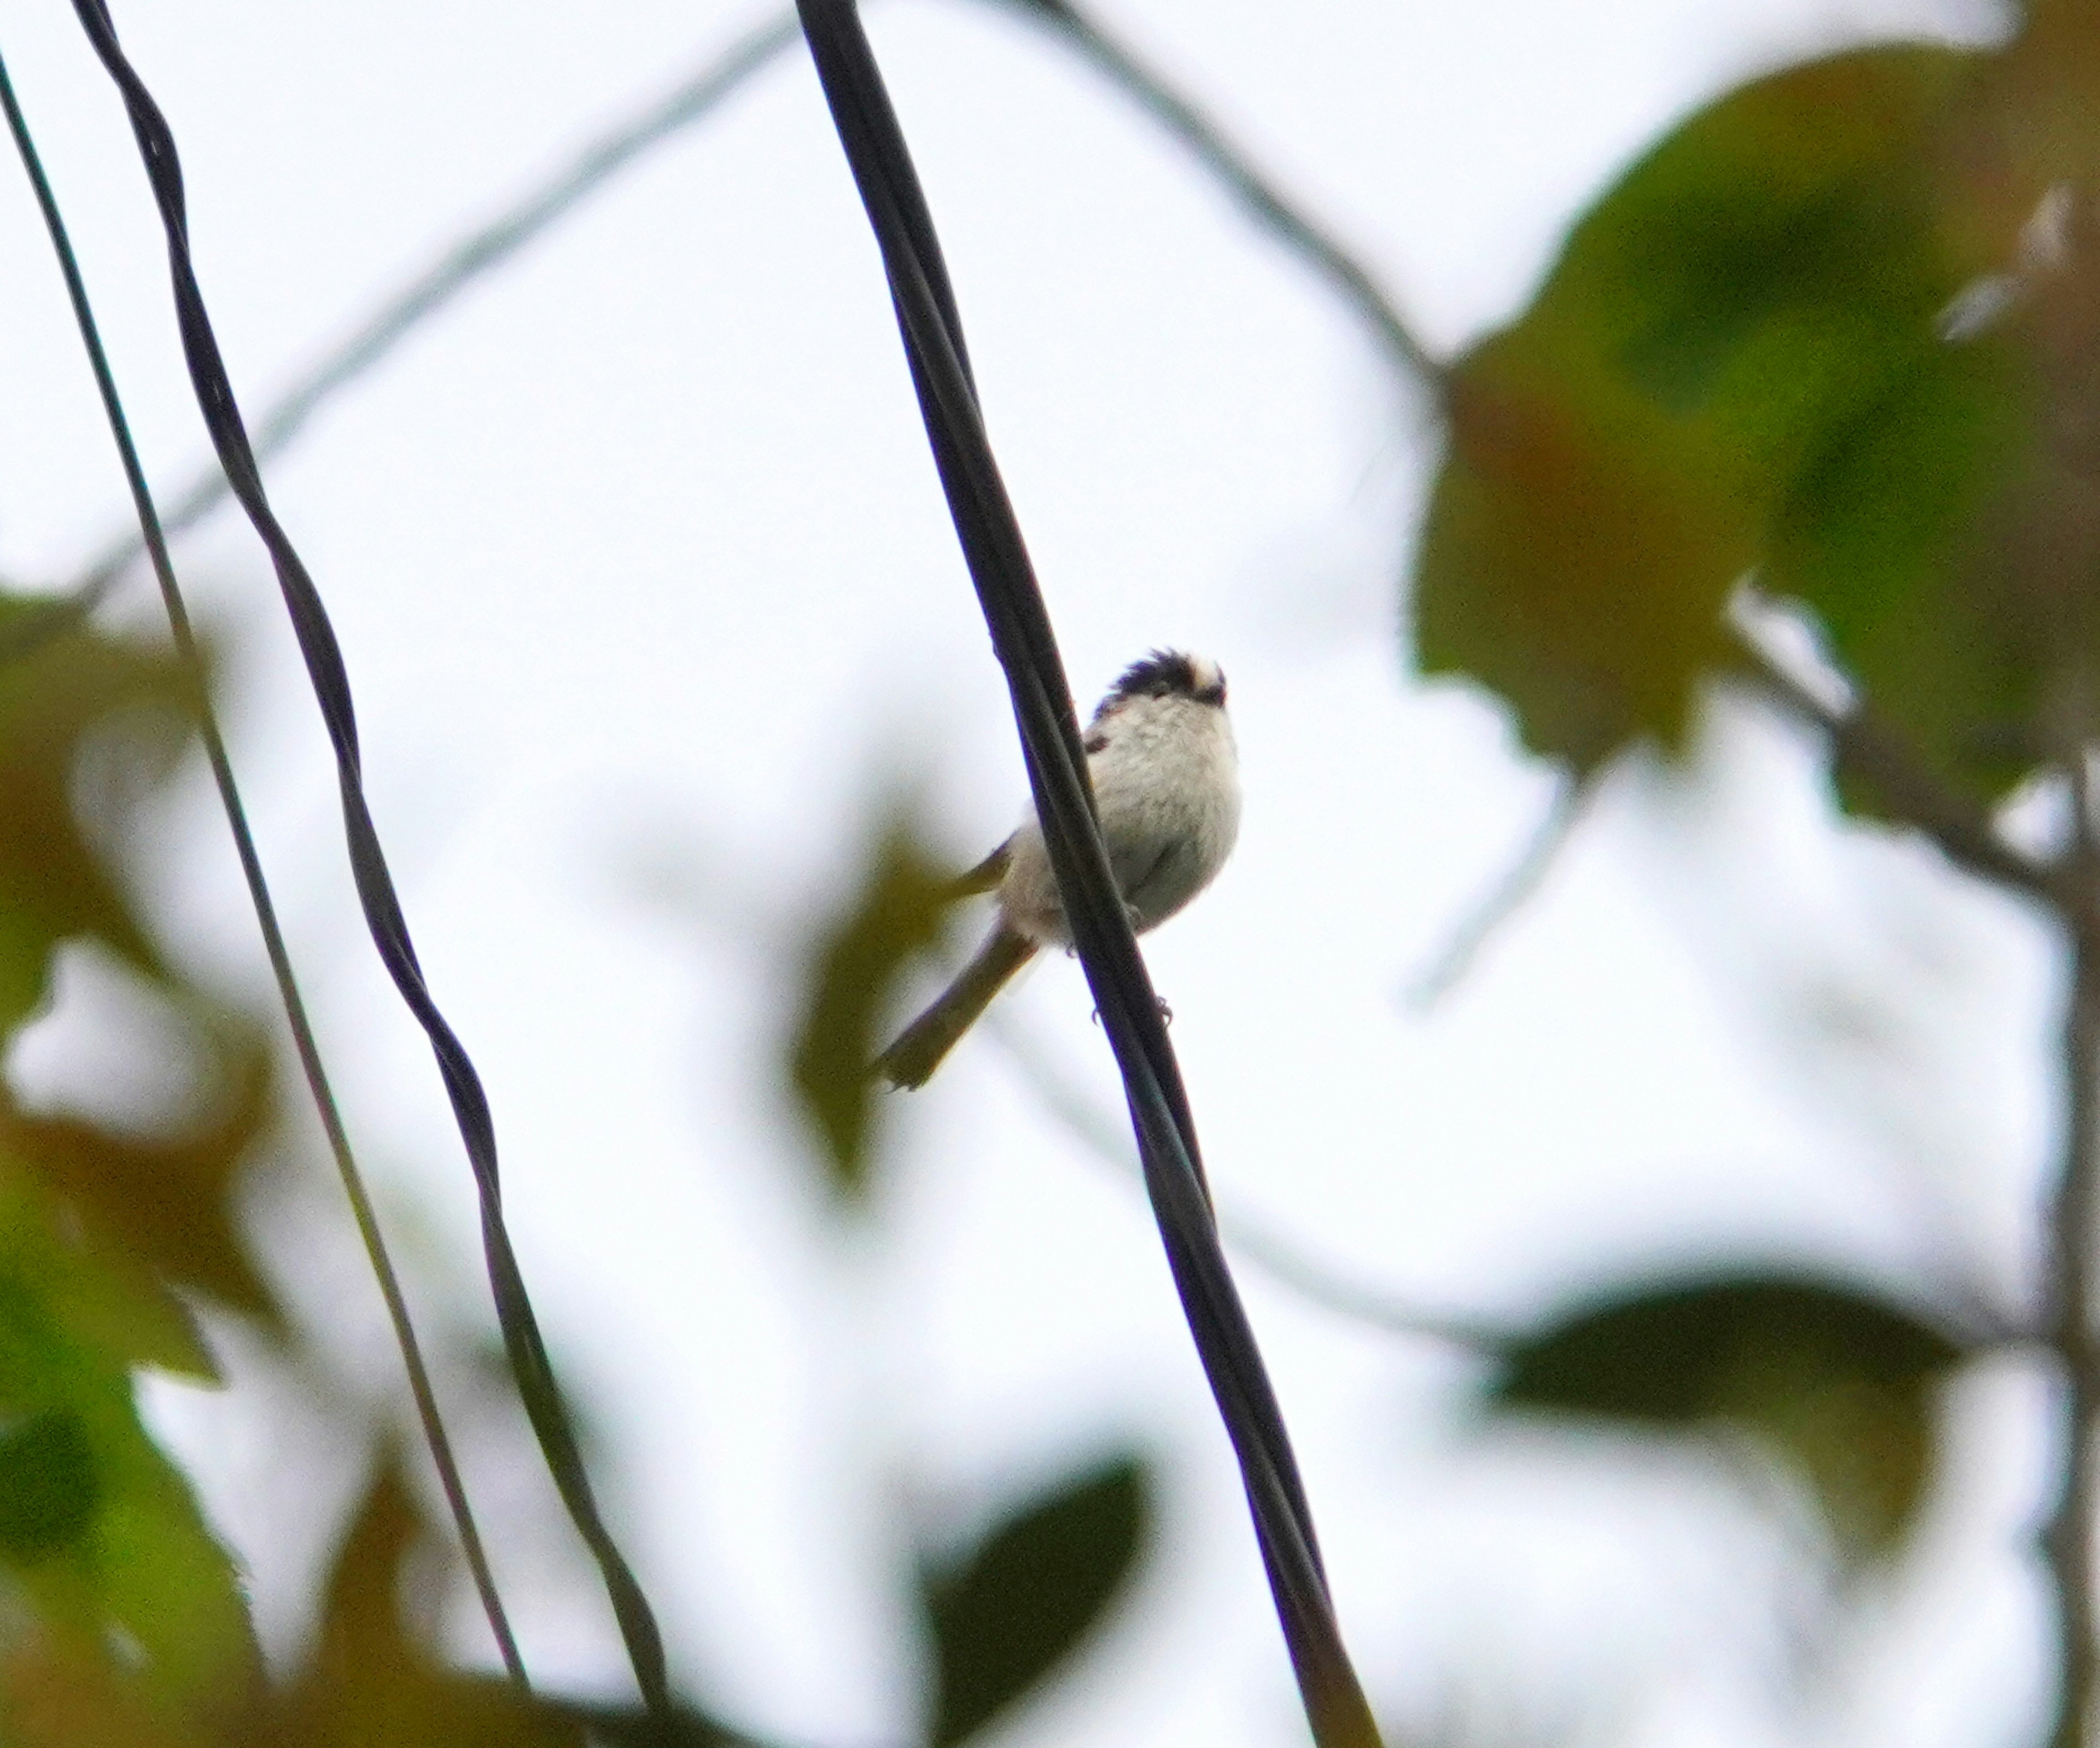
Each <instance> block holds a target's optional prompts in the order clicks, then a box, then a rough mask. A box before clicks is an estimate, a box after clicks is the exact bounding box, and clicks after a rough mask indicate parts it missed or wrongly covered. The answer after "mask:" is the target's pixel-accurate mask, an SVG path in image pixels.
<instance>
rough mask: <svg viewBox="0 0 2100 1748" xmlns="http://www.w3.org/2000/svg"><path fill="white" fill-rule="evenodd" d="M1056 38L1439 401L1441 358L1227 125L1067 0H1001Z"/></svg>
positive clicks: (1405, 374) (1398, 370)
mask: <svg viewBox="0 0 2100 1748" xmlns="http://www.w3.org/2000/svg"><path fill="white" fill-rule="evenodd" d="M1000 3H1002V4H1004V5H1007V6H1009V7H1012V9H1013V10H1014V11H1017V12H1020V13H1022V14H1024V15H1026V16H1027V17H1030V18H1032V19H1034V20H1036V21H1037V22H1038V23H1039V24H1042V25H1043V27H1044V28H1045V29H1048V30H1050V31H1051V32H1052V33H1055V34H1056V35H1057V36H1058V37H1060V38H1062V39H1063V40H1064V41H1065V42H1066V43H1068V44H1069V45H1070V46H1071V47H1072V48H1073V49H1074V50H1075V51H1077V52H1078V53H1079V56H1080V58H1081V59H1083V60H1086V61H1087V62H1089V63H1091V64H1092V65H1093V66H1094V68H1096V70H1098V71H1099V72H1101V73H1103V74H1104V75H1105V77H1107V79H1108V81H1109V82H1110V84H1112V85H1114V86H1118V88H1120V89H1121V90H1123V92H1125V93H1126V94H1127V95H1128V96H1129V97H1130V98H1131V99H1132V100H1133V101H1134V102H1136V104H1137V106H1138V107H1139V108H1140V109H1142V110H1144V111H1145V113H1146V114H1147V115H1149V116H1150V117H1152V119H1153V120H1154V121H1157V122H1158V124H1159V125H1160V126H1162V128H1164V129H1165V130H1167V133H1169V134H1171V135H1172V136H1173V137H1174V138H1175V139H1178V140H1180V142H1181V143H1182V144H1183V145H1184V146H1185V147H1186V148H1188V151H1189V155H1190V156H1191V157H1193V158H1194V159H1195V160H1196V162H1197V163H1198V166H1201V167H1202V169H1203V170H1206V171H1207V172H1208V173H1209V174H1210V175H1211V177H1212V178H1213V179H1215V181H1217V182H1218V183H1220V185H1221V186H1223V188H1224V190H1225V192H1227V193H1229V194H1230V195H1231V196H1233V198H1234V199H1235V200H1237V201H1238V202H1239V204H1240V205H1241V206H1242V209H1243V210H1245V211H1246V214H1247V216H1248V217H1249V218H1251V219H1253V220H1254V222H1255V223H1256V224H1257V225H1259V226H1260V227H1261V228H1262V229H1263V230H1264V231H1267V232H1268V233H1269V234H1270V235H1271V236H1273V237H1274V238H1275V239H1276V240H1277V241H1278V242H1280V243H1281V244H1282V245H1283V246H1284V247H1285V248H1286V249H1288V250H1289V251H1290V253H1291V254H1294V255H1295V256H1297V257H1298V258H1299V260H1301V261H1302V262H1304V263H1305V265H1307V266H1308V267H1311V268H1312V270H1313V271H1315V272H1316V273H1317V274H1318V275H1319V276H1321V278H1322V279H1324V280H1326V281H1327V283H1328V285H1330V287H1331V288H1332V289H1334V290H1335V291H1336V292H1338V293H1339V294H1340V295H1341V298H1342V300H1343V302H1345V303H1347V304H1348V305H1349V306H1350V307H1352V308H1353V309H1354V310H1355V311H1356V312H1357V315H1358V316H1361V318H1362V320H1363V322H1364V324H1365V326H1366V327H1367V328H1369V329H1370V330H1371V332H1372V333H1373V334H1374V336H1376V338H1377V339H1378V341H1379V344H1380V346H1381V347H1383V350H1384V352H1385V354H1386V357H1387V362H1388V363H1389V364H1392V366H1393V367H1394V368H1395V369H1396V373H1397V374H1399V375H1400V376H1401V377H1406V378H1410V379H1412V380H1413V381H1414V382H1417V383H1418V384H1419V385H1420V386H1423V387H1426V388H1427V389H1428V390H1429V391H1431V393H1432V395H1434V396H1435V397H1436V399H1438V400H1439V401H1440V400H1441V399H1442V398H1443V393H1444V388H1445V368H1444V365H1443V364H1442V363H1441V362H1440V360H1438V358H1437V357H1436V354H1435V353H1434V352H1433V351H1431V350H1430V348H1429V347H1427V346H1426V345H1425V344H1423V342H1422V340H1421V339H1420V338H1418V336H1417V334H1416V333H1415V331H1414V324H1412V323H1410V321H1409V320H1407V318H1406V317H1405V316H1403V315H1401V311H1400V307H1399V306H1398V305H1397V304H1396V302H1394V301H1393V299H1392V296H1391V295H1390V294H1388V293H1387V292H1386V291H1385V290H1384V289H1383V288H1382V287H1381V286H1380V285H1379V282H1378V280H1377V279H1376V278H1375V277H1374V276H1373V274H1372V272H1371V271H1370V268H1369V267H1366V266H1365V264H1364V263H1362V262H1361V261H1360V260H1359V259H1357V257H1356V256H1355V255H1354V254H1352V253H1351V252H1350V251H1349V250H1348V249H1346V248H1345V247H1343V245H1342V243H1341V241H1340V240H1339V239H1338V238H1337V237H1336V236H1334V234H1333V233H1332V232H1329V231H1327V230H1326V229H1324V228H1322V227H1321V226H1319V225H1317V224H1316V223H1313V221H1312V219H1310V218H1309V217H1308V216H1307V215H1306V214H1305V213H1304V211H1302V210H1300V209H1299V207H1298V206H1297V205H1295V204H1294V203H1293V202H1292V201H1291V200H1290V198H1289V197H1288V196H1286V195H1285V194H1284V192H1282V189H1281V188H1280V187H1279V186H1278V185H1277V183H1276V182H1275V181H1274V180H1273V179H1271V178H1270V177H1269V176H1268V175H1267V174H1264V172H1263V171H1262V170H1260V168H1258V167H1257V166H1255V162H1254V161H1253V159H1252V158H1251V157H1249V156H1248V154H1247V152H1246V150H1245V149H1244V148H1242V147H1241V146H1240V145H1239V144H1238V143H1237V142H1236V141H1235V140H1234V139H1233V138H1232V136H1231V135H1229V134H1228V133H1227V132H1226V131H1225V130H1224V128H1223V127H1221V126H1220V125H1219V124H1218V123H1217V122H1216V121H1213V120H1212V119H1211V117H1209V116H1208V115H1207V114H1205V113H1203V111H1202V110H1201V109H1199V108H1197V107H1196V105H1195V104H1193V102H1191V101H1190V100H1189V99H1188V98H1186V97H1184V96H1183V95H1181V94H1180V92H1178V91H1176V90H1174V89H1173V87H1172V86H1169V85H1168V84H1167V82H1166V80H1165V78H1164V77H1162V76H1161V75H1160V74H1159V73H1157V72H1155V71H1154V69H1153V68H1151V67H1150V66H1149V65H1148V64H1146V63H1145V61H1144V60H1142V59H1141V58H1140V56H1139V55H1137V53H1136V51H1134V50H1132V49H1131V48H1129V47H1128V46H1126V45H1125V44H1123V43H1122V42H1118V41H1117V40H1116V39H1115V38H1114V37H1112V36H1110V34H1109V33H1108V31H1107V30H1106V29H1105V28H1104V27H1103V26H1102V25H1101V24H1099V23H1097V22H1096V20H1093V19H1092V18H1090V17H1088V16H1087V15H1086V14H1085V13H1083V12H1082V11H1080V10H1079V7H1076V6H1074V5H1071V4H1070V0H1000Z"/></svg>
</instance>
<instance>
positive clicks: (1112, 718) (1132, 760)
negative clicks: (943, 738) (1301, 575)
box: [875, 650, 1240, 1087]
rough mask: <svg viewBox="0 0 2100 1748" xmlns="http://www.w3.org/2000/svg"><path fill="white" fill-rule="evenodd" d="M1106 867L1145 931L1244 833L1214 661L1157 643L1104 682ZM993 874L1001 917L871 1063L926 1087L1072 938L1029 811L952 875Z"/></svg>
mask: <svg viewBox="0 0 2100 1748" xmlns="http://www.w3.org/2000/svg"><path fill="white" fill-rule="evenodd" d="M1086 749H1087V773H1088V775H1089V776H1090V777H1091V778H1092V781H1093V786H1094V800H1095V803H1096V806H1097V808H1098V809H1099V811H1100V814H1101V836H1102V839H1103V841H1105V843H1106V844H1107V845H1108V851H1109V866H1110V868H1111V870H1112V871H1113V872H1114V875H1115V880H1116V885H1117V888H1118V889H1119V890H1120V891H1121V892H1122V894H1123V900H1124V902H1125V903H1127V905H1128V906H1129V907H1130V917H1131V925H1132V927H1133V928H1134V929H1136V931H1137V932H1138V933H1139V934H1144V933H1145V931H1146V930H1147V929H1155V928H1157V927H1158V925H1160V924H1161V923H1162V922H1164V921H1166V920H1167V918H1168V917H1170V916H1172V915H1174V913H1175V912H1176V911H1179V910H1180V908H1181V907H1183V906H1184V905H1185V904H1187V903H1189V900H1190V899H1191V898H1194V897H1195V896H1196V894H1198V893H1199V892H1201V891H1202V889H1204V888H1205V887H1206V886H1207V885H1210V883H1211V881H1212V879H1213V878H1215V876H1216V874H1217V872H1218V870H1219V869H1220V867H1223V866H1224V862H1225V858H1226V857H1227V856H1229V855H1230V854H1232V848H1233V842H1234V841H1235V840H1236V839H1237V836H1239V823H1240V791H1239V757H1238V753H1237V749H1236V748H1234V746H1233V730H1232V724H1231V722H1229V719H1228V718H1227V717H1226V715H1225V677H1224V674H1223V673H1221V672H1220V670H1219V669H1218V666H1217V664H1215V663H1214V662H1211V661H1209V660H1206V659H1204V658H1203V657H1202V656H1199V655H1189V654H1186V653H1185V652H1184V651H1179V650H1154V651H1152V652H1151V653H1150V654H1149V655H1146V656H1145V657H1143V658H1142V659H1141V660H1138V661H1135V662H1132V664H1131V665H1130V666H1129V667H1127V668H1126V669H1124V670H1123V673H1122V674H1121V675H1119V676H1118V678H1117V680H1116V682H1115V683H1114V685H1113V686H1110V688H1109V691H1108V694H1107V695H1106V696H1105V697H1104V698H1103V699H1102V700H1101V704H1099V706H1098V707H1097V708H1096V709H1095V711H1094V714H1093V718H1092V722H1089V723H1088V725H1087V735H1086ZM994 881H996V883H997V886H998V893H999V922H998V924H997V925H996V926H995V928H994V929H993V930H992V933H991V935H990V938H988V939H987V940H986V942H985V944H984V945H983V946H982V947H980V948H979V949H978V951H977V956H976V957H975V958H973V960H971V961H970V963H969V964H968V965H967V966H965V967H964V969H963V972H962V973H961V974H960V976H959V977H957V978H956V979H955V982H953V983H952V984H951V985H950V986H949V987H948V988H947V989H946V991H943V992H942V995H941V996H940V998H939V1000H937V1001H935V1002H934V1003H933V1005H932V1006H931V1007H929V1009H927V1010H926V1011H925V1012H924V1013H922V1014H920V1017H918V1018H917V1019H915V1020H914V1021H913V1022H911V1025H910V1026H907V1027H906V1028H905V1030H904V1032H903V1034H902V1036H900V1037H899V1038H898V1040H897V1042H896V1043H894V1044H892V1045H891V1046H890V1047H889V1048H888V1049H887V1050H885V1051H884V1052H883V1053H882V1054H881V1055H880V1057H877V1058H876V1062H875V1072H876V1073H877V1074H879V1075H881V1076H883V1078H885V1079H887V1080H889V1082H890V1084H892V1085H894V1086H900V1087H916V1086H923V1085H924V1084H925V1083H926V1081H927V1080H928V1079H930V1078H931V1077H932V1075H933V1070H935V1069H936V1068H937V1067H938V1066H940V1064H941V1060H942V1057H945V1056H946V1054H947V1053H948V1052H949V1051H950V1050H951V1048H954V1046H955V1041H956V1040H958V1039H960V1037H961V1036H962V1035H963V1034H964V1032H965V1031H968V1029H969V1027H970V1026H972V1025H973V1023H974V1022H976V1020H977V1017H978V1016H979V1015H980V1014H982V1013H983V1012H984V1010H985V1009H986V1008H987V1007H989V1006H990V1004H991V1000H992V998H993V997H994V996H995V995H997V994H998V993H999V991H1000V989H1001V988H1003V987H1004V986H1005V984H1006V983H1007V982H1008V979H1010V978H1012V976H1013V974H1014V973H1016V972H1017V971H1018V970H1020V969H1021V967H1022V966H1023V965H1025V964H1027V963H1028V961H1029V960H1030V958H1032V957H1033V956H1035V952H1036V951H1037V949H1039V947H1045V946H1063V945H1065V944H1066V943H1068V942H1070V939H1071V933H1070V929H1068V928H1067V927H1066V926H1065V910H1064V906H1063V905H1062V904H1061V903H1060V902H1059V900H1058V897H1057V878H1056V876H1054V875H1053V874H1052V872H1051V869H1050V858H1049V853H1048V850H1046V848H1045V847H1044V845H1043V828H1042V826H1041V824H1040V823H1039V821H1038V820H1037V819H1036V818H1035V813H1034V810H1032V809H1031V810H1030V813H1029V814H1028V817H1027V818H1026V819H1024V820H1023V821H1022V822H1021V826H1020V828H1019V829H1018V830H1017V831H1016V832H1014V834H1013V835H1012V836H1011V837H1009V838H1008V839H1007V841H1005V842H1004V844H1002V845H1000V846H999V848H998V849H997V850H994V851H993V852H992V854H990V856H988V857H986V859H985V860H984V861H983V862H982V863H979V864H978V865H977V867H976V868H974V869H973V870H972V871H971V872H970V873H969V874H968V875H965V876H963V879H962V880H961V881H959V882H958V883H957V884H958V888H959V889H960V890H963V891H983V890H989V889H990V887H991V885H992V884H993V882H994Z"/></svg>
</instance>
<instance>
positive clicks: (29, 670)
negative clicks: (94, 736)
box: [0, 593, 184, 1034]
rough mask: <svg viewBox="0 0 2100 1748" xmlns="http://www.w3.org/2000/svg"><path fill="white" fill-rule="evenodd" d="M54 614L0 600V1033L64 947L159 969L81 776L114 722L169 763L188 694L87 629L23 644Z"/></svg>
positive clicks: (20, 1013)
mask: <svg viewBox="0 0 2100 1748" xmlns="http://www.w3.org/2000/svg"><path fill="white" fill-rule="evenodd" d="M47 614H48V603H42V602H38V601H37V600H35V599H34V598H28V597H23V596H18V595H8V594H4V593H0V652H4V653H5V656H6V659H5V660H0V1034H4V1033H5V1032H7V1031H9V1030H11V1028H12V1027H14V1026H16V1025H17V1024H19V1023H20V1022H21V1021H22V1020H24V1018H26V1017H28V1016H29V1014H31V1013H33V1012H34V1011H35V1009H36V1007H37V1005H38V1003H39V1002H40V1001H42V999H43V995H44V991H45V990H46V987H47V985H48V983H49V981H50V976H51V954H52V952H53V951H54V950H55V948H56V947H57V946H58V944H59V943H60V942H61V941H64V940H66V939H68V938H70V937H73V936H75V935H83V934H88V935H94V936H96V937H98V938H100V939H102V940H104V941H105V942H108V944H109V946H110V947H113V949H114V950H115V951H117V952H118V953H119V954H120V955H121V956H123V957H125V958H126V959H127V960H130V961H131V962H132V963H133V964H138V965H140V966H142V967H146V968H149V969H150V968H152V966H153V965H154V964H156V962H157V961H156V959H155V956H154V954H153V952H152V949H151V947H149V946H148V942H147V941H146V938H145V936H144V934H143V931H142V930H141V929H139V926H138V924H137V923H136V921H135V920H134V918H133V916H132V913H131V910H130V905H129V904H128V903H127V902H126V898H125V896H124V894H123V893H122V891H121V889H120V888H119V887H118V885H117V883H116V881H114V880H113V878H112V877H111V876H110V874H109V872H108V869H107V868H105V867H104V866H103V863H102V862H101V859H99V857H98V856H97V855H96V854H95V851H94V850H93V849H92V848H91V847H90V845H89V843H88V842H87V841H86V837H85V836H83V835H82V830H81V824H80V819H79V815H78V812H77V808H76V806H75V794H74V779H75V776H76V774H77V766H78V764H79V757H80V753H81V749H82V745H83V744H84V742H85V741H86V739H88V737H89V735H90V732H91V731H105V732H106V731H110V730H112V729H113V726H117V725H121V726H122V727H123V728H124V730H125V731H126V732H127V733H128V734H130V735H131V736H132V738H134V739H137V740H139V741H142V742H143V743H144V744H147V745H148V747H149V748H150V750H151V751H152V752H153V753H156V754H157V755H161V756H162V757H165V753H166V752H167V751H168V749H169V748H170V747H172V746H173V745H174V744H177V742H178V741H179V736H180V733H181V731H182V713H181V711H182V704H183V695H184V694H183V687H182V685H181V683H180V681H179V677H178V674H177V671H176V669H175V668H174V664H173V662H172V660H170V659H169V658H167V657H165V656H163V655H157V654H155V653H153V652H151V651H143V650H140V649H138V648H135V647H130V646H127V645H125V644H121V643H119V642H115V641H114V640H113V639H110V638H104V637H100V636H98V635H96V634H95V633H92V632H90V631H86V630H83V629H68V630H64V631H60V632H58V633H55V634H52V635H48V636H38V637H33V638H32V637H29V636H27V635H26V629H27V628H29V627H30V626H31V625H33V621H34V620H36V619H37V617H38V616H40V615H44V616H47ZM16 633H23V634H22V635H15V634H16Z"/></svg>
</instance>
